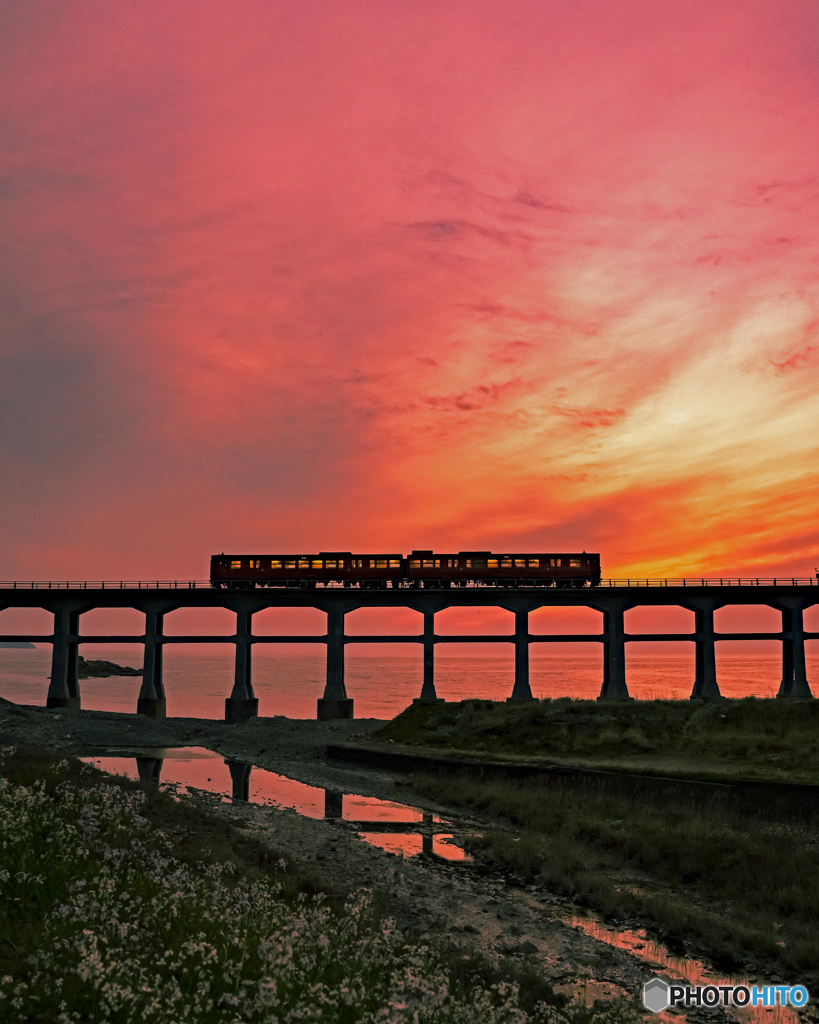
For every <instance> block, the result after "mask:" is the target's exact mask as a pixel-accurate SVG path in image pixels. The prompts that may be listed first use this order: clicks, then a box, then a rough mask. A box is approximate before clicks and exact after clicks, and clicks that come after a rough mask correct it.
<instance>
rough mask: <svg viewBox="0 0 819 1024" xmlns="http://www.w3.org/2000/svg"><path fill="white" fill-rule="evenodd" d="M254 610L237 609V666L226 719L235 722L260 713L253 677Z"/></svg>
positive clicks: (227, 704)
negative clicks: (251, 670) (251, 668)
mask: <svg viewBox="0 0 819 1024" xmlns="http://www.w3.org/2000/svg"><path fill="white" fill-rule="evenodd" d="M252 632H253V612H252V611H248V610H247V609H246V608H239V609H237V611H236V668H235V674H234V678H233V689H232V690H231V693H230V696H229V697H226V698H225V721H226V722H231V723H233V724H239V723H241V722H246V721H247V720H248V719H249V718H256V717H258V714H259V698H258V697H257V696H256V695H255V694H254V692H253V682H252V679H251V672H250V666H251V652H252V650H253V641H252V639H251V635H252Z"/></svg>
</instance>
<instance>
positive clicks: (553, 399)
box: [0, 0, 819, 580]
mask: <svg viewBox="0 0 819 1024" xmlns="http://www.w3.org/2000/svg"><path fill="white" fill-rule="evenodd" d="M818 125H819V6H817V4H816V3H815V0H738V2H733V0H705V2H699V0H663V2H657V0H618V2H617V3H611V2H610V0H503V2H494V0H292V2H291V0H281V2H279V0H218V2H214V0H174V2H173V3H171V4H169V3H167V0H140V3H138V4H133V3H125V2H119V0H114V2H109V0H26V3H24V4H21V3H5V4H2V5H0V579H7V580H8V579H20V580H30V579H91V580H93V579H96V580H99V579H123V578H126V579H156V578H161V579H174V578H200V579H201V578H205V577H206V576H207V573H208V564H209V557H210V555H211V554H213V553H216V552H221V551H225V552H233V553H274V552H301V551H305V552H314V551H319V550H350V551H359V552H367V551H395V552H402V553H407V552H409V551H410V550H411V549H413V548H434V549H436V550H442V551H453V550H454V551H459V550H468V549H482V550H494V551H547V552H548V551H579V550H586V551H593V552H600V555H601V561H602V566H603V575H604V576H607V577H608V576H612V577H624V576H640V577H644V576H681V575H689V576H700V575H715V576H719V575H736V574H740V573H741V574H742V575H749V576H769V575H776V574H780V575H783V574H787V575H791V574H797V575H800V576H805V575H808V574H810V573H812V572H813V568H814V566H815V565H817V564H819V526H817V516H816V509H817V507H819V483H817V469H818V468H819V450H818V449H819V400H817V391H819V274H818V273H817V271H818V270H819V145H817V142H819V128H817V126H818Z"/></svg>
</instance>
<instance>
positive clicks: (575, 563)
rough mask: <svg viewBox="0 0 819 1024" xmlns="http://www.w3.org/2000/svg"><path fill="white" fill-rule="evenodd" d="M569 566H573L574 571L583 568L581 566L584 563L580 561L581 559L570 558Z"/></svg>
mask: <svg viewBox="0 0 819 1024" xmlns="http://www.w3.org/2000/svg"><path fill="white" fill-rule="evenodd" d="M569 565H570V566H571V567H572V568H573V569H579V568H581V566H582V565H583V563H582V562H581V561H580V559H579V558H570V559H569Z"/></svg>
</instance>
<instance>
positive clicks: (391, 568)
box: [210, 550, 600, 590]
mask: <svg viewBox="0 0 819 1024" xmlns="http://www.w3.org/2000/svg"><path fill="white" fill-rule="evenodd" d="M210 579H211V584H212V586H214V587H217V588H219V587H229V588H232V589H235V588H253V587H315V586H317V585H322V586H327V585H328V584H342V585H343V586H345V587H358V588H360V589H362V590H364V589H384V588H386V587H443V588H447V587H453V586H463V587H465V586H466V585H467V584H473V585H474V584H478V585H481V586H494V587H533V586H534V587H552V586H557V587H586V586H591V587H596V586H597V585H598V584H599V583H600V555H598V554H587V553H586V552H585V551H583V552H580V553H577V552H574V553H569V554H566V553H564V552H558V553H551V552H550V553H548V554H544V553H543V552H526V553H523V554H521V553H517V554H493V553H492V552H491V551H459V552H457V554H456V553H454V552H450V553H444V554H442V553H436V552H434V551H431V550H415V551H413V552H412V553H411V554H410V555H409V557H407V558H404V557H403V556H402V555H400V554H396V553H391V554H354V553H353V552H352V551H320V552H319V553H318V554H315V555H226V554H224V553H223V554H220V555H213V556H212V558H211V563H210Z"/></svg>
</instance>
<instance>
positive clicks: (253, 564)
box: [250, 558, 262, 569]
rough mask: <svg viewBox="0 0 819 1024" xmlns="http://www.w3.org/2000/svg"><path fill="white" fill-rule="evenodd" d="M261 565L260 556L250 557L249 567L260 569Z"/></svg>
mask: <svg viewBox="0 0 819 1024" xmlns="http://www.w3.org/2000/svg"><path fill="white" fill-rule="evenodd" d="M261 567H262V561H261V559H260V558H251V559H250V568H251V569H261Z"/></svg>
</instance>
